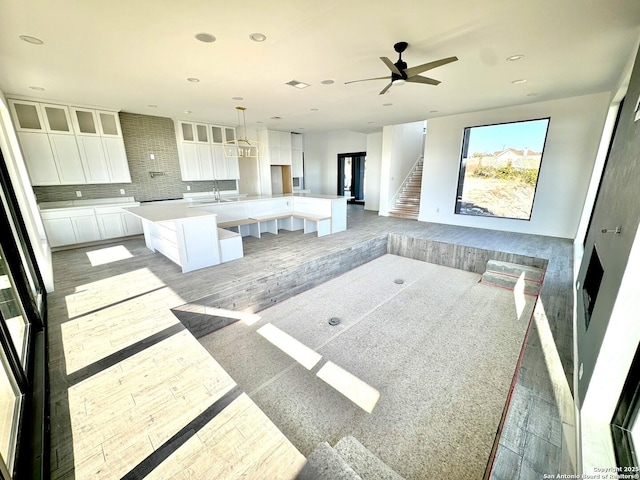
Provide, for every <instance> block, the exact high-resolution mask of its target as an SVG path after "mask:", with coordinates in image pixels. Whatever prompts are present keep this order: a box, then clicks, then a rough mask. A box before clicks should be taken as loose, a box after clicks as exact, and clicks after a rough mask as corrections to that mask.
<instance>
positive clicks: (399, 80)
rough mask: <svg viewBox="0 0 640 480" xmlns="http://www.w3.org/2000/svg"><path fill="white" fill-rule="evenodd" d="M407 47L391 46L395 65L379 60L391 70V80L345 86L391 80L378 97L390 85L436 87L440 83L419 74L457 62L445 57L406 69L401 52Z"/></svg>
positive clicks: (384, 59)
mask: <svg viewBox="0 0 640 480" xmlns="http://www.w3.org/2000/svg"><path fill="white" fill-rule="evenodd" d="M408 46H409V44H408V43H407V42H398V43H396V44H395V45H394V46H393V49H394V50H395V51H396V52H398V61H397V62H396V63H393V62H392V61H391V60H389V59H388V58H387V57H380V60H382V62H383V63H384V64H385V65H386V66H387V68H388V69H389V70H391V78H389V76H388V75H387V76H385V77H375V78H365V79H363V80H353V81H351V82H345V85H347V84H349V83H357V82H368V81H369V80H391V81H390V82H389V84H388V85H387V86H386V87H384V88H383V89H382V91H381V92H380V95H384V94H385V93H387V91H388V90H389V89H390V88H391V86H392V85H393V86H399V85H404V84H405V82H411V83H424V84H426V85H438V84H439V83H440V81H439V80H434V79H433V78H429V77H423V76H422V75H420V73H422V72H426V71H427V70H431V69H433V68H436V67H441V66H442V65H446V64H447V63H451V62H455V61H457V60H458V57H447V58H442V59H440V60H436V61H434V62H429V63H423V64H422V65H418V66H416V67H411V68H407V63H406V62H405V61H403V60H402V52H404V51H405V50H406V49H407V47H408Z"/></svg>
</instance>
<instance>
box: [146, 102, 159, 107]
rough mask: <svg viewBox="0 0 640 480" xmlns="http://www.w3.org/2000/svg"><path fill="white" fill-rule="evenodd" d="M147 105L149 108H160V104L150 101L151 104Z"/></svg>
mask: <svg viewBox="0 0 640 480" xmlns="http://www.w3.org/2000/svg"><path fill="white" fill-rule="evenodd" d="M147 107H149V108H158V105H155V104H153V103H150V104H149V105H147Z"/></svg>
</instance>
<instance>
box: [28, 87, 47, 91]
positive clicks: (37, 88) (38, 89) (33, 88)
mask: <svg viewBox="0 0 640 480" xmlns="http://www.w3.org/2000/svg"><path fill="white" fill-rule="evenodd" d="M29 88H30V89H31V90H37V91H39V92H44V88H42V87H29Z"/></svg>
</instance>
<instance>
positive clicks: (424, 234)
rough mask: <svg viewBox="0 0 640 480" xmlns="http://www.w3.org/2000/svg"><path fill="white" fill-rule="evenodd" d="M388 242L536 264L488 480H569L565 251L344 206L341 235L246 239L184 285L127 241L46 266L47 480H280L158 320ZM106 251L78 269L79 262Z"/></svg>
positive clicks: (206, 368)
mask: <svg viewBox="0 0 640 480" xmlns="http://www.w3.org/2000/svg"><path fill="white" fill-rule="evenodd" d="M389 233H401V234H405V235H409V236H412V237H416V238H424V239H429V240H436V241H439V242H447V243H453V244H458V245H466V246H472V247H479V248H484V249H489V250H498V251H504V252H510V253H517V254H521V255H527V256H533V257H540V258H545V259H547V260H548V261H549V263H548V268H547V274H546V277H545V282H544V284H543V288H542V292H541V295H540V298H539V301H538V304H537V306H536V310H535V314H534V319H535V322H534V325H533V328H532V331H531V333H530V335H529V337H528V340H527V345H526V349H525V353H524V358H523V363H522V369H521V371H520V374H519V376H518V379H517V383H516V386H515V389H514V391H513V395H512V399H511V405H510V408H509V410H508V413H507V417H506V422H505V425H504V429H503V431H502V432H501V435H500V439H499V446H498V449H497V454H496V458H495V462H494V464H493V470H492V473H491V478H494V479H502V478H504V479H509V480H515V479H523V480H524V479H529V478H536V479H539V478H541V476H542V474H544V473H573V472H574V470H575V439H574V436H573V432H574V424H575V422H574V419H573V406H572V393H571V388H570V387H571V378H572V376H573V359H572V311H573V305H572V301H573V296H572V242H571V241H570V240H567V239H557V238H550V237H543V236H534V235H524V234H516V233H508V232H499V231H494V230H483V229H474V228H465V227H457V226H448V225H441V224H433V223H424V222H417V221H412V220H404V219H398V218H390V217H380V216H378V215H377V214H376V213H374V212H367V211H364V210H363V209H362V207H361V206H357V205H350V206H349V209H348V229H347V231H346V232H341V233H339V234H335V235H329V236H325V237H321V238H318V237H314V236H312V235H303V234H302V233H300V232H281V233H280V234H279V235H266V236H265V237H263V238H262V239H256V238H252V237H247V238H245V239H243V244H244V253H245V256H244V258H242V259H239V260H235V261H233V262H229V263H226V264H222V265H218V266H215V267H211V268H207V269H203V270H199V271H195V272H191V273H188V274H182V273H181V271H180V268H179V267H178V266H177V265H175V264H173V263H172V262H170V261H169V260H168V259H166V258H165V257H163V256H161V255H160V254H154V253H152V252H150V251H149V250H147V249H146V247H145V245H144V241H143V240H142V238H140V237H138V238H133V239H125V240H121V241H114V242H113V244H110V245H99V246H90V247H83V248H78V249H74V250H67V251H61V252H56V253H54V254H53V262H54V276H55V284H56V291H55V292H54V293H52V294H50V295H49V332H48V335H49V355H50V363H49V366H50V368H49V372H50V378H51V423H52V426H51V476H52V478H146V477H148V478H239V477H242V476H243V475H244V477H245V478H267V479H269V478H294V477H295V474H296V472H297V471H298V470H299V468H300V467H301V465H302V464H303V463H304V457H302V455H301V454H300V453H299V452H297V450H296V449H295V448H294V447H293V446H292V445H291V444H290V442H288V440H287V439H286V438H284V436H283V435H282V434H281V433H280V432H279V431H278V430H277V428H275V426H273V425H272V424H271V422H269V421H268V419H266V417H265V416H264V414H262V412H260V410H259V409H258V408H257V407H256V406H255V404H253V402H252V401H251V400H250V399H249V398H248V397H247V396H246V395H245V393H243V392H241V391H239V389H238V387H237V386H236V385H235V382H234V381H233V379H231V378H230V377H229V376H228V375H227V373H226V372H225V371H224V369H222V367H220V365H219V364H218V363H217V362H216V361H215V360H214V359H213V358H212V357H211V356H209V355H208V354H207V352H206V351H205V350H204V349H203V348H202V347H201V346H200V345H199V343H198V342H197V340H196V339H195V338H194V337H193V336H191V334H190V333H189V332H188V331H187V330H185V329H184V327H183V326H182V324H181V323H180V322H179V321H178V320H177V318H176V317H175V315H174V314H173V313H172V311H171V309H176V308H179V307H180V306H182V305H185V304H191V305H193V304H197V302H198V300H199V299H202V298H204V297H207V296H211V295H216V294H219V293H220V292H229V294H230V295H236V296H240V295H242V294H243V293H244V294H245V295H255V291H256V289H257V288H259V287H260V284H261V282H263V279H264V278H265V277H268V276H272V275H273V274H274V273H277V272H283V271H286V270H287V269H290V268H291V267H294V266H296V265H299V264H300V263H301V262H305V261H310V260H313V259H319V258H322V257H325V256H328V255H335V254H337V253H339V252H341V251H344V250H345V249H351V248H353V247H354V246H357V245H361V244H362V243H363V242H369V241H372V240H375V239H380V238H384V237H386V235H387V234H389ZM110 248H111V249H112V250H106V251H105V252H103V253H104V255H102V258H103V262H105V263H101V264H100V262H95V260H94V263H95V265H92V264H91V262H90V260H89V256H88V255H87V253H88V252H95V251H96V250H105V249H110ZM110 255H111V256H112V258H113V259H114V261H111V262H106V260H108V259H109V258H110ZM452 381H455V379H452ZM505 401H506V399H505ZM256 445H260V446H261V447H260V448H256Z"/></svg>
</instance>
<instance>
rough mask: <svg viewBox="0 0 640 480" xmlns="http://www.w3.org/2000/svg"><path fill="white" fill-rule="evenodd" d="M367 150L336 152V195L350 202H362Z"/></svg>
mask: <svg viewBox="0 0 640 480" xmlns="http://www.w3.org/2000/svg"><path fill="white" fill-rule="evenodd" d="M366 155H367V152H358V153H339V154H338V195H344V196H346V197H347V198H348V202H350V203H361V204H364V190H365V188H364V179H365V158H366Z"/></svg>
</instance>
